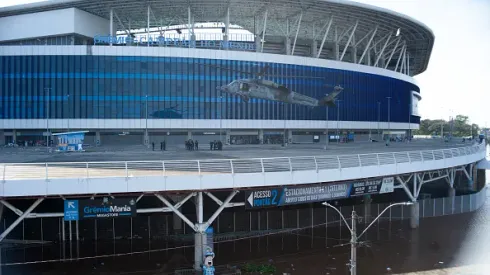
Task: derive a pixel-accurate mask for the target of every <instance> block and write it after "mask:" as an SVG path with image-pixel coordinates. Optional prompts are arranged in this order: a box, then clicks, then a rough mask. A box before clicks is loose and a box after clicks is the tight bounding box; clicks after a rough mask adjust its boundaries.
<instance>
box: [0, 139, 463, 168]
mask: <svg viewBox="0 0 490 275" xmlns="http://www.w3.org/2000/svg"><path fill="white" fill-rule="evenodd" d="M469 145H470V143H468V142H467V143H461V142H455V141H453V142H451V143H442V142H441V141H440V140H415V141H412V142H410V143H406V142H393V143H391V144H390V146H385V144H384V143H379V142H378V143H370V142H357V143H347V144H338V143H330V144H329V146H328V149H327V150H324V144H292V145H289V146H287V147H281V145H228V146H225V147H224V149H223V151H211V150H209V144H200V150H199V151H187V150H185V149H184V145H181V146H178V145H174V146H169V147H168V150H167V151H165V152H162V151H160V150H157V149H159V148H160V147H159V146H155V147H158V148H155V151H152V150H151V149H148V148H146V147H145V146H143V145H132V146H118V145H103V146H101V147H97V148H96V147H87V148H86V152H71V153H61V152H51V153H48V152H47V149H46V148H45V147H27V148H23V147H19V148H3V147H2V148H0V163H33V162H37V163H39V162H41V163H44V162H94V161H144V160H197V159H240V158H267V157H271V158H272V157H295V156H319V155H351V154H368V153H377V152H380V153H381V152H399V151H415V150H434V149H442V148H454V147H461V146H469Z"/></svg>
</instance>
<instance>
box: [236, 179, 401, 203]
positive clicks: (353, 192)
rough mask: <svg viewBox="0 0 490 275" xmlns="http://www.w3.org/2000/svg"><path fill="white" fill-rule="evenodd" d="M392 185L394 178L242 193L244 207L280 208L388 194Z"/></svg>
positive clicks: (391, 189)
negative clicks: (243, 194)
mask: <svg viewBox="0 0 490 275" xmlns="http://www.w3.org/2000/svg"><path fill="white" fill-rule="evenodd" d="M394 185H395V180H394V178H393V177H386V178H378V179H367V180H359V181H354V182H343V183H322V184H315V185H305V186H294V187H277V188H269V189H261V190H254V191H247V192H246V193H245V198H246V202H245V207H246V208H262V207H273V206H284V205H294V204H301V203H312V202H323V201H329V200H336V199H345V198H349V197H355V196H362V195H369V194H384V193H391V192H393V191H394Z"/></svg>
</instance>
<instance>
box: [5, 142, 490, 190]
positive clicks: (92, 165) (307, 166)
mask: <svg viewBox="0 0 490 275" xmlns="http://www.w3.org/2000/svg"><path fill="white" fill-rule="evenodd" d="M483 150H485V144H479V145H472V146H468V147H459V148H448V149H439V150H423V151H406V152H389V153H388V152H387V153H371V154H357V155H339V156H302V157H278V158H253V159H208V160H165V161H117V162H62V163H4V164H0V179H2V180H3V181H11V180H26V179H28V180H29V179H45V180H49V179H62V178H87V179H88V178H107V177H126V178H131V177H138V176H144V177H148V176H150V177H151V176H178V175H210V174H247V173H270V172H291V173H292V172H297V171H317V172H318V171H320V170H342V169H345V168H356V167H374V166H380V165H390V164H392V165H396V164H401V163H424V162H427V161H435V160H445V159H452V158H455V157H461V156H469V155H473V154H475V153H480V152H481V151H483Z"/></svg>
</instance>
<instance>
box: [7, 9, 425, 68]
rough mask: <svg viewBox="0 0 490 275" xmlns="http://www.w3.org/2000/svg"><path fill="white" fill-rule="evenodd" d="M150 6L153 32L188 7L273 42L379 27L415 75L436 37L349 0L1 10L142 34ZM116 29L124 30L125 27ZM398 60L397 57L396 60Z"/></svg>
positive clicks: (364, 37)
mask: <svg viewBox="0 0 490 275" xmlns="http://www.w3.org/2000/svg"><path fill="white" fill-rule="evenodd" d="M148 6H150V10H151V16H150V22H151V27H157V26H160V25H163V26H167V25H180V24H187V23H188V14H189V11H188V8H189V7H190V11H191V13H192V17H193V20H194V22H196V23H202V22H223V21H224V18H225V16H226V13H227V8H228V7H229V8H230V23H232V24H236V25H240V26H242V27H243V28H244V29H247V30H249V31H250V32H252V33H260V32H262V29H263V27H264V26H263V25H264V22H265V24H266V33H267V35H268V36H283V37H284V36H288V37H294V36H295V35H296V32H297V33H298V35H297V38H298V40H312V39H315V40H317V41H321V40H322V37H323V33H322V32H325V29H326V26H327V23H328V22H329V20H330V19H332V27H336V29H337V31H338V37H340V41H342V40H343V43H344V44H346V43H347V41H348V38H349V34H350V33H351V32H352V30H354V31H355V37H356V38H357V40H358V42H357V43H358V44H359V45H363V43H364V44H367V43H368V41H369V38H370V36H371V34H372V33H373V32H374V29H375V28H376V27H377V31H376V33H375V36H374V40H373V44H376V42H378V43H377V46H378V47H379V48H381V46H383V44H384V39H386V38H387V37H388V34H390V32H391V41H390V42H391V43H389V44H388V43H387V47H386V49H385V53H390V52H391V51H392V49H393V48H394V47H395V46H396V45H397V44H399V45H400V46H399V47H398V48H401V45H402V43H396V44H395V43H393V42H394V41H395V40H396V38H395V33H397V31H398V29H399V30H400V36H401V38H402V39H403V41H404V45H406V50H407V52H408V53H409V54H410V70H411V74H412V75H416V74H419V73H421V72H423V71H425V69H426V68H427V65H428V62H429V59H430V55H431V51H432V47H433V44H434V34H433V32H432V31H431V30H430V29H429V28H428V27H427V26H426V25H424V24H423V23H421V22H419V21H417V20H415V19H413V18H411V17H408V16H406V15H403V14H400V13H396V12H393V11H390V10H387V9H383V8H379V7H375V6H371V5H366V4H362V3H357V2H352V1H346V0H149V1H145V0H48V1H43V2H36V3H31V4H25V5H17V6H10V7H3V8H0V17H6V16H12V15H19V14H27V13H34V12H42V11H49V10H55V9H63V8H78V9H81V10H84V11H86V12H89V13H91V14H95V15H98V16H100V17H103V18H106V19H109V16H110V9H111V8H112V9H113V10H114V11H115V12H116V13H117V15H118V17H119V19H120V20H121V22H122V24H123V25H125V26H128V25H130V26H131V28H132V29H138V28H146V27H147V16H148ZM266 13H267V20H266V21H264V17H265V14H266ZM300 17H301V19H300ZM298 23H299V24H298ZM356 23H357V25H356ZM298 25H299V30H298V31H297V27H298ZM115 26H117V29H118V30H124V28H122V27H121V26H120V24H116V23H115ZM354 26H356V27H354ZM254 29H255V30H256V31H254ZM333 39H334V32H333V31H330V32H329V35H328V39H327V41H333ZM339 43H340V44H342V43H341V42H339ZM351 43H355V42H353V41H351ZM370 47H372V46H370ZM341 48H342V46H341ZM398 51H399V50H398ZM386 55H387V54H385V57H386ZM388 55H389V54H388ZM396 58H397V57H396V55H395V56H394V57H393V59H396ZM395 61H396V60H395Z"/></svg>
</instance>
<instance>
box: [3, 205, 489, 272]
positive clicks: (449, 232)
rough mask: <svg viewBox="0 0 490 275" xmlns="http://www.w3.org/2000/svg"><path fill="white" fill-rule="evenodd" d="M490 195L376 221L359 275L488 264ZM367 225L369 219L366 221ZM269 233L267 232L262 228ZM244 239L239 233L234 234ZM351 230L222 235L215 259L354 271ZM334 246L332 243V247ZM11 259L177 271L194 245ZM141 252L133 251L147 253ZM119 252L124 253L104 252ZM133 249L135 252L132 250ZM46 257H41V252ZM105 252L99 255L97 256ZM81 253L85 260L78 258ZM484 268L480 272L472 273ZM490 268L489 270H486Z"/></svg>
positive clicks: (54, 248) (34, 253) (101, 247)
mask: <svg viewBox="0 0 490 275" xmlns="http://www.w3.org/2000/svg"><path fill="white" fill-rule="evenodd" d="M489 217H490V199H489V200H487V202H486V204H485V205H484V206H483V207H482V208H480V209H479V210H477V211H476V212H473V213H466V214H457V215H452V216H443V217H436V218H425V219H421V221H420V228H419V229H417V230H411V229H410V228H409V225H408V221H406V220H405V221H392V222H381V223H379V224H378V223H376V224H375V225H374V226H373V227H372V228H371V229H370V230H369V231H368V234H367V236H366V237H365V238H363V240H365V242H363V244H362V245H361V246H360V247H359V248H358V274H398V273H406V272H413V271H423V270H433V269H440V268H447V267H454V266H463V265H476V264H486V262H487V261H488V259H489V258H490V233H489V232H490V218H489ZM359 227H360V228H358V230H360V229H362V225H359ZM263 234H267V233H263ZM325 236H328V238H325ZM234 237H235V238H240V236H234ZM190 241H192V239H190ZM348 242H349V234H348V232H347V230H346V229H345V228H344V230H340V229H339V227H330V226H329V227H328V228H326V227H325V226H321V225H320V226H317V227H315V228H314V229H305V230H298V231H292V232H288V233H277V232H276V233H270V235H267V236H262V237H250V236H245V237H243V238H242V239H240V240H234V241H231V240H226V239H221V240H216V241H215V244H214V249H215V252H216V255H217V257H216V259H215V264H217V265H225V264H229V265H238V266H239V265H241V264H243V263H246V262H247V263H249V262H256V263H264V262H265V263H271V264H273V265H275V266H276V267H277V269H278V274H282V273H283V272H288V273H291V274H331V275H333V274H348V267H347V265H346V264H347V263H348V261H349V256H350V246H349V245H348ZM326 247H327V248H326ZM4 249H5V250H7V251H5V252H4V257H5V255H6V254H5V253H7V254H8V256H9V258H12V257H13V258H16V259H23V260H24V261H26V262H29V261H39V260H42V259H41V258H43V257H44V258H45V259H49V260H48V262H44V263H37V264H23V265H13V266H4V267H3V273H2V274H3V275H5V274H7V275H13V274H106V275H108V274H173V270H175V269H178V268H182V267H190V266H192V264H193V263H192V261H193V254H194V248H193V246H192V243H191V242H188V241H185V240H184V241H179V242H171V241H163V240H162V241H154V240H153V241H151V242H150V243H149V242H148V241H138V240H133V241H130V240H122V239H121V240H117V241H116V242H112V241H111V242H108V243H104V242H98V243H97V244H95V243H90V242H83V241H81V242H80V243H79V245H78V246H77V244H76V242H72V243H71V247H70V243H67V244H66V246H65V258H66V260H65V261H63V260H60V259H62V258H63V256H62V251H63V249H62V246H61V245H60V244H49V245H43V246H39V245H37V246H34V247H30V248H25V247H24V248H22V249H12V248H4ZM148 249H151V250H153V251H152V252H151V253H146V252H143V253H135V254H131V253H130V251H133V252H137V251H147V250H148ZM114 251H116V252H117V253H121V255H118V256H109V257H105V256H104V255H111V254H113V253H114ZM129 254H131V255H129ZM40 255H42V256H40ZM95 255H98V257H97V258H94V257H93V256H95ZM69 258H73V259H74V260H69ZM76 258H79V259H80V258H81V260H76ZM472 274H480V273H472ZM482 274H483V273H482Z"/></svg>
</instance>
